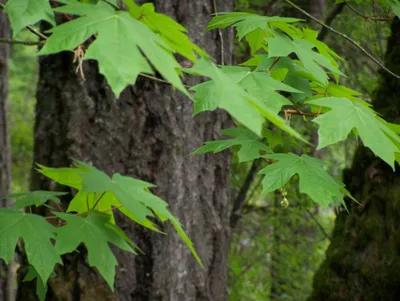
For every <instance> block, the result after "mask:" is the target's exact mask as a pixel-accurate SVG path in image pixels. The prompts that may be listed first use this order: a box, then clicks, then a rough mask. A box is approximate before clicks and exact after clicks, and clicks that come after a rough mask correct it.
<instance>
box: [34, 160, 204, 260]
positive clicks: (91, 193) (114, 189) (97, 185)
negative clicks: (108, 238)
mask: <svg viewBox="0 0 400 301" xmlns="http://www.w3.org/2000/svg"><path fill="white" fill-rule="evenodd" d="M75 165H76V168H49V167H44V166H40V169H39V170H38V171H39V172H41V173H42V174H44V175H45V176H47V177H49V178H51V179H53V180H55V181H57V182H59V183H66V182H68V183H70V184H72V185H74V186H73V187H75V188H76V189H78V190H79V193H78V194H77V195H76V196H75V197H74V199H73V200H72V201H71V203H70V205H69V207H68V209H67V211H68V212H72V211H75V212H78V213H84V214H86V213H87V212H91V211H93V210H101V211H105V212H103V214H104V215H106V216H108V218H109V219H110V224H113V222H114V217H113V211H112V210H111V209H112V208H113V207H114V208H117V209H116V210H118V211H120V212H122V213H123V214H125V215H126V216H127V217H128V218H130V219H132V220H133V221H135V222H136V223H138V224H140V225H142V226H144V227H146V228H149V229H151V230H153V231H157V232H160V231H159V229H158V228H157V226H156V225H155V224H154V222H152V221H151V220H150V219H149V217H151V218H153V217H155V215H156V216H157V217H158V218H159V219H160V220H161V221H162V222H164V221H166V220H169V221H170V222H171V223H172V225H173V226H174V228H175V229H176V231H177V232H178V234H179V235H180V237H181V238H182V240H183V241H184V242H185V243H186V245H187V246H188V248H189V249H190V250H191V252H192V254H193V256H194V257H195V258H196V260H197V261H198V262H199V263H200V265H202V263H201V260H200V258H199V256H198V254H197V252H196V250H195V249H194V247H193V244H192V242H191V240H190V239H189V237H188V236H187V235H186V233H185V232H184V231H183V229H182V226H181V225H180V223H179V221H178V220H177V219H176V218H175V217H174V216H173V215H172V214H171V212H169V211H168V209H167V207H168V203H167V202H165V201H163V200H162V199H160V198H159V197H157V196H155V195H154V194H152V193H151V192H150V191H149V188H151V187H154V185H152V184H150V183H147V182H144V181H140V180H137V179H133V178H131V177H125V176H121V175H120V174H118V173H116V174H114V175H113V177H112V178H110V177H109V176H108V175H106V174H105V173H104V172H102V171H100V170H98V169H97V168H95V167H93V166H90V165H88V164H86V163H84V162H80V161H77V160H75ZM57 171H60V174H58V173H57ZM62 176H67V177H68V178H67V180H66V181H64V178H63V177H62Z"/></svg>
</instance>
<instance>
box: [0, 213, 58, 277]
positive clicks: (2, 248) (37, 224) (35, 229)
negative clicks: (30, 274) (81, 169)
mask: <svg viewBox="0 0 400 301" xmlns="http://www.w3.org/2000/svg"><path fill="white" fill-rule="evenodd" d="M55 231H56V228H55V227H53V226H52V225H50V224H49V223H48V222H47V221H46V220H45V219H44V217H42V216H39V215H36V214H26V213H24V212H20V211H18V210H13V209H7V208H2V209H0V258H3V259H4V260H5V262H6V263H7V262H9V261H10V260H11V258H12V256H13V254H14V250H15V246H16V244H17V241H18V239H19V238H22V239H23V241H24V246H25V251H26V256H27V259H28V261H29V263H30V264H31V265H32V266H33V267H34V268H35V270H36V271H37V274H38V275H39V276H40V279H41V281H43V283H46V282H47V279H48V278H49V277H50V275H51V273H52V272H53V269H54V265H55V264H56V263H60V264H62V261H61V258H60V256H59V255H58V254H57V252H56V250H55V248H54V246H53V245H52V243H51V241H50V239H54V238H55V235H54V233H55Z"/></svg>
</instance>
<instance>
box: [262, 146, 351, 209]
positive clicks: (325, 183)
mask: <svg viewBox="0 0 400 301" xmlns="http://www.w3.org/2000/svg"><path fill="white" fill-rule="evenodd" d="M264 157H265V158H267V159H271V160H274V161H278V163H273V164H271V165H268V166H267V167H265V168H264V169H262V170H261V171H260V173H261V174H264V175H265V177H264V181H263V191H264V192H271V191H274V190H277V189H279V188H282V187H283V186H285V184H286V183H287V182H288V181H289V179H290V178H291V177H292V176H294V175H295V174H298V175H299V182H300V192H301V193H306V194H308V195H309V196H310V197H311V199H313V200H314V201H315V202H317V203H318V204H321V205H323V206H325V207H327V206H328V205H329V204H330V203H333V204H336V205H339V202H340V203H343V204H344V202H343V196H344V194H347V195H348V193H347V192H345V191H344V190H343V188H344V184H342V183H340V182H338V181H337V180H335V178H333V177H332V176H330V175H329V174H328V173H327V172H326V171H325V170H324V169H323V167H324V166H325V165H326V163H324V162H323V161H321V160H318V159H316V158H312V157H310V156H307V155H302V156H301V157H299V156H297V155H295V154H290V153H289V154H272V155H266V156H264ZM348 196H349V195H348Z"/></svg>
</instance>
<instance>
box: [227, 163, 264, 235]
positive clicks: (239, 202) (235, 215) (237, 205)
mask: <svg viewBox="0 0 400 301" xmlns="http://www.w3.org/2000/svg"><path fill="white" fill-rule="evenodd" d="M260 164H261V160H254V161H253V164H252V165H251V167H250V170H249V172H248V173H247V176H246V179H245V180H244V182H243V185H242V188H240V191H239V193H238V195H237V196H236V199H235V201H234V202H233V208H232V212H231V218H230V226H231V228H232V229H233V228H235V226H236V224H237V222H238V221H239V219H240V216H241V213H240V212H241V210H242V207H243V205H244V204H245V203H246V195H247V192H248V191H249V189H250V186H251V183H252V182H253V180H254V178H255V176H256V173H257V170H258V167H259V166H260Z"/></svg>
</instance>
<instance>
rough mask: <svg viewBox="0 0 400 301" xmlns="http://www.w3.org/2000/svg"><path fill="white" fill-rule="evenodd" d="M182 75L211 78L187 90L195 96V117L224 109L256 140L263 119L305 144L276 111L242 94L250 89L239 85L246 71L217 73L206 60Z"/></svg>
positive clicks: (234, 68) (262, 101) (258, 99)
mask: <svg viewBox="0 0 400 301" xmlns="http://www.w3.org/2000/svg"><path fill="white" fill-rule="evenodd" d="M186 72H188V73H194V74H197V75H202V76H207V77H209V78H211V81H208V82H205V83H202V84H200V85H196V86H194V87H192V88H191V90H193V91H195V92H196V95H195V97H194V102H195V111H194V113H195V114H196V113H198V112H201V111H205V110H212V109H215V108H217V107H219V108H222V109H225V110H226V111H227V112H229V114H231V115H232V116H233V117H234V118H236V119H237V120H238V121H239V122H241V123H242V124H243V125H245V126H246V127H247V128H248V129H250V130H251V131H253V132H254V133H255V134H257V135H259V136H261V130H262V127H263V124H264V121H265V118H267V119H268V120H269V121H270V122H272V123H273V124H275V125H276V126H277V127H278V128H280V129H282V130H284V131H286V132H287V133H289V134H290V135H293V136H294V137H296V138H298V139H300V140H302V141H306V140H305V139H303V138H302V137H301V135H300V134H298V133H297V132H296V131H295V130H293V129H292V128H291V127H290V126H289V125H288V124H286V122H285V120H284V119H283V118H281V117H280V116H278V115H277V114H276V113H277V112H276V109H275V111H274V109H273V108H271V107H268V104H267V103H266V101H265V99H264V98H257V97H255V96H253V95H252V94H251V91H247V90H246V87H247V86H250V84H251V83H247V84H246V81H244V87H242V86H241V85H240V82H241V81H242V80H244V79H245V78H246V77H247V76H248V75H249V74H251V72H250V71H249V70H248V69H246V68H240V67H229V68H224V70H221V69H219V68H217V67H216V66H215V65H214V64H213V63H212V62H210V61H209V60H208V59H206V58H201V59H199V60H198V61H197V62H196V63H195V65H194V66H193V67H192V68H190V69H188V70H186ZM272 81H273V79H272V78H270V82H272ZM264 84H265V85H267V86H268V84H269V82H268V81H265V82H264ZM280 84H281V83H280ZM282 86H283V84H282ZM256 87H257V86H256ZM286 87H288V86H286ZM257 88H259V86H258V87H257ZM275 88H276V87H275ZM288 88H290V87H288ZM273 89H274V87H272V88H271V93H270V94H271V95H273V93H272V92H273ZM254 91H257V90H254Z"/></svg>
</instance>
